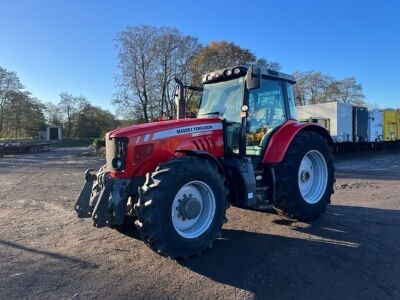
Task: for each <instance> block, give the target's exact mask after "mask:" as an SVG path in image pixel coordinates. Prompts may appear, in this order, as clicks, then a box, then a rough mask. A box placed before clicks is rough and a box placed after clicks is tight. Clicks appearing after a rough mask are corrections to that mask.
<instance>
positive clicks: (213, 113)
mask: <svg viewBox="0 0 400 300" xmlns="http://www.w3.org/2000/svg"><path fill="white" fill-rule="evenodd" d="M200 115H202V116H205V115H221V116H222V114H221V113H220V112H219V111H210V112H206V113H201V114H200Z"/></svg>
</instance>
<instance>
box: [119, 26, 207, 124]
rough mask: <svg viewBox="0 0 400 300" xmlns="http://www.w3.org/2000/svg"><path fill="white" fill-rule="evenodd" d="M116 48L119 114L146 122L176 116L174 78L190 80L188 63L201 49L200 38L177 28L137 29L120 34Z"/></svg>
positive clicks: (132, 28) (149, 27)
mask: <svg viewBox="0 0 400 300" xmlns="http://www.w3.org/2000/svg"><path fill="white" fill-rule="evenodd" d="M117 46H118V49H119V64H118V66H119V68H120V70H121V74H120V75H119V76H118V77H117V78H116V79H117V83H118V87H119V91H118V93H117V98H116V99H115V100H114V101H113V103H114V104H115V105H116V106H117V108H118V111H119V112H121V111H124V112H125V113H124V114H123V115H124V116H126V117H128V114H127V112H128V113H129V114H131V115H130V117H133V116H136V118H138V119H140V120H143V121H144V122H148V121H150V120H152V119H153V118H156V117H159V116H163V115H173V114H175V111H176V107H175V103H174V101H173V99H172V89H173V86H174V82H173V78H174V77H175V76H179V77H181V76H182V77H185V78H186V77H187V73H188V64H189V60H190V59H191V58H192V57H193V56H194V54H195V53H196V52H197V50H198V49H199V48H200V45H199V43H198V41H197V39H196V38H194V37H192V36H186V35H183V34H182V33H181V32H180V31H179V30H177V29H174V28H169V27H152V26H136V27H128V29H127V30H125V31H123V32H121V33H120V34H119V36H118V38H117Z"/></svg>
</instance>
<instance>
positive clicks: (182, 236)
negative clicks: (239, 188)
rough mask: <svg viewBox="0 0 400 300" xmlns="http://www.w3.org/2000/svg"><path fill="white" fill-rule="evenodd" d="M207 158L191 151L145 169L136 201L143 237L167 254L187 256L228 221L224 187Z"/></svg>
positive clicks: (199, 249) (209, 243) (202, 247)
mask: <svg viewBox="0 0 400 300" xmlns="http://www.w3.org/2000/svg"><path fill="white" fill-rule="evenodd" d="M224 181H225V180H224V176H223V175H222V174H221V173H220V172H219V170H218V168H217V166H215V165H214V164H212V163H211V162H210V161H208V160H206V159H202V158H198V157H193V156H184V157H179V158H176V159H173V160H170V161H168V162H166V163H163V164H161V165H159V166H158V167H157V169H156V170H155V172H153V173H151V174H147V178H146V182H145V184H144V185H143V186H142V187H141V188H140V189H139V200H138V202H137V204H136V205H135V211H136V215H137V217H138V220H137V221H136V222H135V224H136V226H137V228H138V230H139V232H140V234H141V237H142V239H143V241H144V242H145V243H146V244H147V245H148V246H149V247H150V248H151V249H153V250H154V251H156V252H158V253H160V254H162V255H165V256H169V257H171V258H174V259H176V258H183V259H187V258H189V257H190V256H192V255H200V254H201V253H202V252H203V251H204V250H205V249H207V248H209V247H212V243H213V242H214V240H215V239H216V238H217V237H218V236H220V231H221V227H222V225H223V223H224V222H225V221H226V217H225V212H226V207H227V202H226V199H227V194H228V190H227V188H226V187H225V184H224Z"/></svg>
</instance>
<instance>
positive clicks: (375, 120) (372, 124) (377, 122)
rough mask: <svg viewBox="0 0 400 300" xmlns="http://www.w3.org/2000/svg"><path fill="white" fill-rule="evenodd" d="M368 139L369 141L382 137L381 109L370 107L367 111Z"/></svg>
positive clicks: (378, 139)
mask: <svg viewBox="0 0 400 300" xmlns="http://www.w3.org/2000/svg"><path fill="white" fill-rule="evenodd" d="M368 139H369V141H371V142H376V141H382V139H383V111H382V110H381V109H371V110H370V111H369V112H368Z"/></svg>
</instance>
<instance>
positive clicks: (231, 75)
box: [198, 66, 296, 161]
mask: <svg viewBox="0 0 400 300" xmlns="http://www.w3.org/2000/svg"><path fill="white" fill-rule="evenodd" d="M202 79H203V80H202V81H203V84H204V86H203V94H202V98H201V102H200V108H199V112H198V118H207V117H215V116H219V117H221V119H223V122H224V125H225V126H224V127H225V151H226V155H227V156H241V157H244V156H248V157H252V159H253V160H255V161H257V158H259V157H261V156H262V155H263V154H264V152H265V149H266V146H267V143H268V140H269V136H270V134H271V132H272V131H273V130H274V129H276V128H277V127H279V126H280V125H282V124H283V123H284V122H285V121H286V120H288V119H295V118H296V113H295V106H294V97H293V87H292V86H293V84H294V83H295V79H294V77H293V76H291V75H287V74H284V73H280V72H277V71H271V70H260V69H258V68H257V69H254V68H252V67H250V68H248V67H245V66H238V67H233V68H227V69H223V70H218V71H215V72H212V73H208V74H206V75H204V76H203V78H202Z"/></svg>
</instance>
